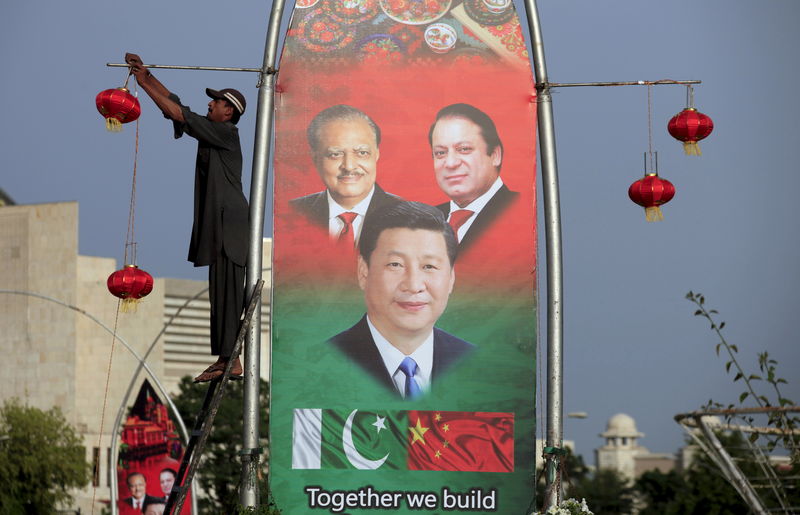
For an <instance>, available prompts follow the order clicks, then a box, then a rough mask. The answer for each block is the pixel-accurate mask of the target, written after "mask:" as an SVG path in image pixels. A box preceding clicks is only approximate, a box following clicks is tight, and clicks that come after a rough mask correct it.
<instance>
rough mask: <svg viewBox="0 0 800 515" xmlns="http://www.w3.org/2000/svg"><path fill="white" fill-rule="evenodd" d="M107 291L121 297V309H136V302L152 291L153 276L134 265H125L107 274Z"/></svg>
mask: <svg viewBox="0 0 800 515" xmlns="http://www.w3.org/2000/svg"><path fill="white" fill-rule="evenodd" d="M107 284H108V291H110V292H111V295H113V296H115V297H119V298H120V299H122V311H136V305H137V304H138V302H139V301H140V300H141V299H142V298H144V297H146V296H147V294H148V293H150V292H151V291H153V276H152V275H150V274H148V273H147V272H145V271H144V270H142V269H141V268H139V267H138V266H136V265H125V266H124V267H123V268H122V269H121V270H117V271H116V272H114V273H113V274H111V275H109V276H108V282H107Z"/></svg>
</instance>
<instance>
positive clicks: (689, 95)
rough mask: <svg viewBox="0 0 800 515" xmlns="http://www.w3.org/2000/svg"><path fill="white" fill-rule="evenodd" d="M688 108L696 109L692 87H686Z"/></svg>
mask: <svg viewBox="0 0 800 515" xmlns="http://www.w3.org/2000/svg"><path fill="white" fill-rule="evenodd" d="M686 107H687V108H689V109H694V88H693V87H692V86H691V85H688V86H686Z"/></svg>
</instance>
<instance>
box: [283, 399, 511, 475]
mask: <svg viewBox="0 0 800 515" xmlns="http://www.w3.org/2000/svg"><path fill="white" fill-rule="evenodd" d="M292 468H293V469H360V470H375V469H402V470H447V471H463V472H513V471H514V414H513V413H491V412H465V411H416V410H412V411H397V410H394V411H385V412H375V411H363V410H357V409H350V410H329V409H295V410H294V420H293V429H292Z"/></svg>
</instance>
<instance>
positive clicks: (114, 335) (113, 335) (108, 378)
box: [91, 299, 122, 515]
mask: <svg viewBox="0 0 800 515" xmlns="http://www.w3.org/2000/svg"><path fill="white" fill-rule="evenodd" d="M121 304H122V299H119V300H117V310H116V315H115V316H114V331H113V332H112V333H111V352H109V353H108V366H107V367H106V387H105V390H104V392H103V409H102V410H101V411H100V431H99V434H98V436H97V448H98V449H102V448H103V445H102V443H103V428H104V426H105V421H106V406H107V404H108V388H109V385H110V384H111V364H112V363H113V361H114V345H115V344H116V343H117V323H118V322H119V312H120V305H121ZM112 438H114V435H112ZM116 466H117V464H116V463H109V468H111V467H114V468H115V469H116ZM99 471H100V460H98V461H97V469H96V471H95V472H96V473H97V474H99ZM108 473H109V474H116V473H117V471H116V470H114V471H111V470H109V471H108ZM96 483H99V481H93V482H92V484H93V485H95V486H94V487H93V488H92V512H91V513H92V515H94V504H95V500H96V498H97V486H96Z"/></svg>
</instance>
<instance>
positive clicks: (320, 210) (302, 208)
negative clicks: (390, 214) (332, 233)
mask: <svg viewBox="0 0 800 515" xmlns="http://www.w3.org/2000/svg"><path fill="white" fill-rule="evenodd" d="M401 200H402V199H401V198H400V197H398V196H397V195H392V194H391V193H386V192H385V191H383V189H382V188H381V187H380V186H378V185H377V184H375V193H373V194H372V200H370V202H369V207H368V208H367V213H366V214H365V215H364V219H365V220H366V219H367V218H369V217H370V216H371V215H373V214H374V213H377V212H378V211H380V210H381V209H385V208H386V207H388V206H390V205H392V204H394V203H397V202H400V201H401ZM289 205H290V206H292V207H293V208H294V209H295V210H297V211H298V212H299V213H301V214H302V215H303V216H305V217H306V218H308V220H309V221H310V222H312V223H313V224H314V225H318V226H320V227H323V228H325V230H326V231H327V230H328V195H327V192H326V191H320V192H317V193H312V194H311V195H306V196H305V197H298V198H296V199H293V200H291V201H289Z"/></svg>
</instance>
